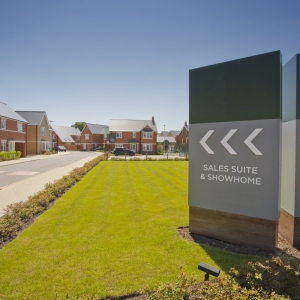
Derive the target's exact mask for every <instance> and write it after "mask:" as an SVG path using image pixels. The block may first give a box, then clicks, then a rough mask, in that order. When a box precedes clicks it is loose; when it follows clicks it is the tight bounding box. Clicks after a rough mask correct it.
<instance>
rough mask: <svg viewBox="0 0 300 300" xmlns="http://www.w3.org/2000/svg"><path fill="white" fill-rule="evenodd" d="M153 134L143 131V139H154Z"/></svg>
mask: <svg viewBox="0 0 300 300" xmlns="http://www.w3.org/2000/svg"><path fill="white" fill-rule="evenodd" d="M152 138H153V133H152V132H149V131H143V139H152Z"/></svg>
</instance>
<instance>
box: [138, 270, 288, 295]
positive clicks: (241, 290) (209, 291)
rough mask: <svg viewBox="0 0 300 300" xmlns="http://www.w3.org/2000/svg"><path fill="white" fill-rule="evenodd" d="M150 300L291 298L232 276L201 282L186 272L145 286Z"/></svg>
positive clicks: (145, 292) (144, 291)
mask: <svg viewBox="0 0 300 300" xmlns="http://www.w3.org/2000/svg"><path fill="white" fill-rule="evenodd" d="M141 294H145V295H146V297H147V299H148V300H163V299H170V300H171V299H172V300H188V299H207V300H208V299H218V300H229V299H230V300H231V299H239V300H246V299H253V300H263V299H275V300H276V299H277V300H279V299H289V298H284V297H282V296H280V295H278V294H277V293H275V292H273V291H264V290H263V289H262V288H258V289H255V288H249V289H247V288H246V287H242V286H240V285H239V283H237V282H236V281H235V279H234V277H232V276H224V277H222V278H217V279H214V280H211V281H205V282H201V281H200V280H199V279H198V278H197V277H195V276H194V277H188V276H187V275H186V274H185V273H184V272H182V271H181V274H180V276H179V278H178V280H177V281H176V282H175V283H163V284H160V285H159V286H158V287H157V288H155V289H153V290H151V289H149V288H145V289H143V290H142V291H141Z"/></svg>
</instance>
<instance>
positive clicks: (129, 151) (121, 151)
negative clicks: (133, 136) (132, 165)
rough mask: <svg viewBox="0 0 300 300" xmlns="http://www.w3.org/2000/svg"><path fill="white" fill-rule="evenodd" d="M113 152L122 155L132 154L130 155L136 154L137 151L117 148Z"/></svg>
mask: <svg viewBox="0 0 300 300" xmlns="http://www.w3.org/2000/svg"><path fill="white" fill-rule="evenodd" d="M111 153H112V154H114V155H116V156H118V155H122V154H124V155H125V154H126V155H130V156H134V155H135V152H134V151H133V150H129V149H128V148H115V149H114V150H113V151H112V152H111Z"/></svg>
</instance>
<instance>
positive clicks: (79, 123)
mask: <svg viewBox="0 0 300 300" xmlns="http://www.w3.org/2000/svg"><path fill="white" fill-rule="evenodd" d="M85 125H86V122H75V123H74V124H73V125H71V127H75V128H78V129H79V130H80V131H82V130H83V128H84V126H85Z"/></svg>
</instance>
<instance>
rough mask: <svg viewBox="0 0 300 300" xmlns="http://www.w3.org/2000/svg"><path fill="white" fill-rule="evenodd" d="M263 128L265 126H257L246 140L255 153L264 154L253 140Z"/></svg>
mask: <svg viewBox="0 0 300 300" xmlns="http://www.w3.org/2000/svg"><path fill="white" fill-rule="evenodd" d="M262 130H263V128H256V129H255V130H254V131H253V132H252V133H251V134H250V135H249V136H248V137H247V138H246V139H245V141H244V143H245V144H246V145H247V146H248V147H249V148H250V150H251V151H252V152H253V153H254V154H255V155H263V154H262V153H261V152H260V151H259V150H258V149H257V148H256V147H255V146H254V145H253V144H252V143H251V142H252V141H253V140H254V138H255V137H256V136H257V135H258V134H259V133H260V132H261V131H262Z"/></svg>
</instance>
